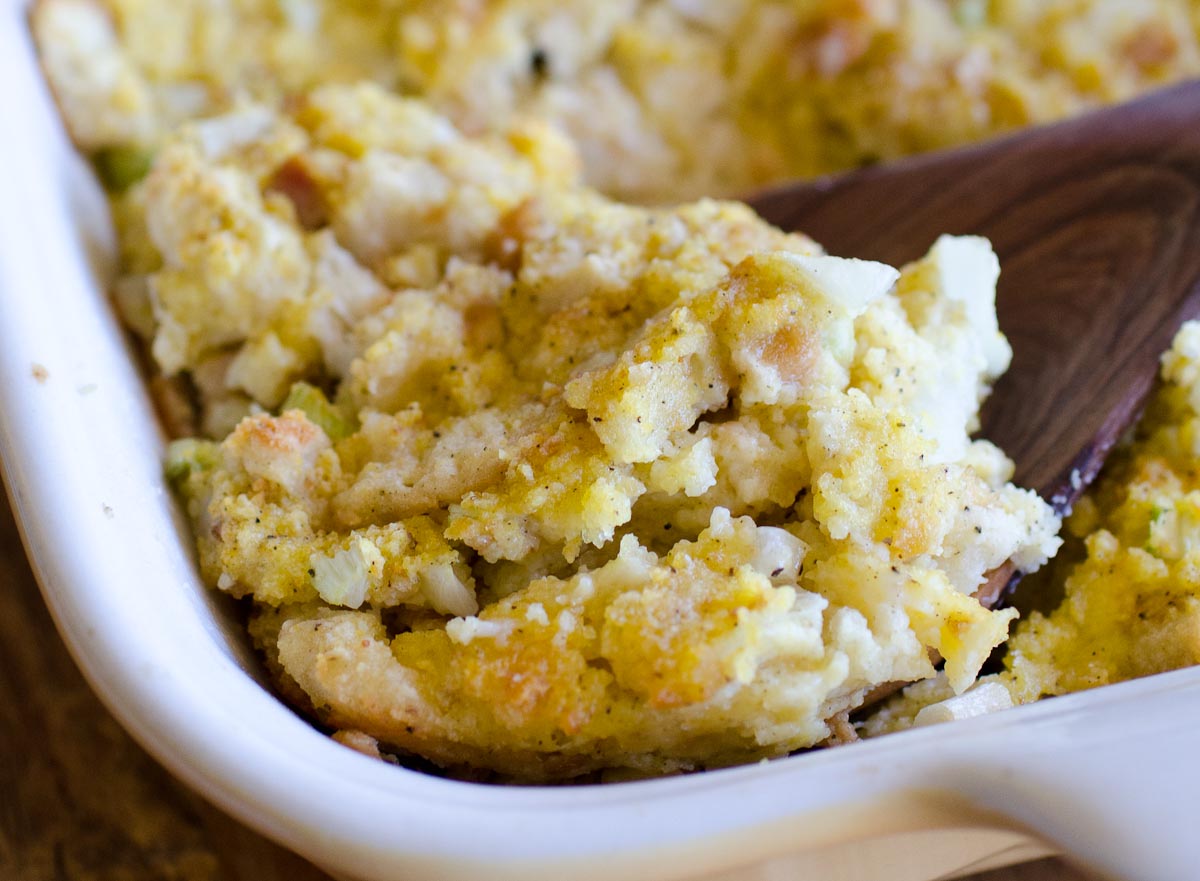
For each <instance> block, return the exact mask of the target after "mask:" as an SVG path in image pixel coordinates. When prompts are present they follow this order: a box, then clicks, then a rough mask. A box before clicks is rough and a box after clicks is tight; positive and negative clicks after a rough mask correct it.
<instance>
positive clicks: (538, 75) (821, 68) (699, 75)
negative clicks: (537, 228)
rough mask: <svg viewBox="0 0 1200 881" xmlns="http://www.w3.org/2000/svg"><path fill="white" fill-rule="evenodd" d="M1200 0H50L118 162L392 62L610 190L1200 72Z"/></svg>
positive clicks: (739, 175)
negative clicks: (166, 0) (522, 130)
mask: <svg viewBox="0 0 1200 881" xmlns="http://www.w3.org/2000/svg"><path fill="white" fill-rule="evenodd" d="M1198 21H1200V5H1198V3H1197V0H688V2H678V0H608V2H603V3H596V2H591V0H488V2H480V0H406V2H400V3H394V2H378V0H358V2H353V3H347V2H334V0H286V2H285V0H225V2H222V3H220V4H217V5H214V4H213V3H211V2H209V0H183V2H174V3H170V4H162V3H156V2H154V0H40V2H39V4H38V5H37V6H36V8H35V10H34V26H35V33H36V35H37V37H38V40H39V44H40V46H41V49H42V54H43V58H44V60H45V66H46V69H47V73H48V75H49V77H50V80H51V82H52V84H53V85H54V88H55V92H56V94H57V96H58V98H59V100H60V102H61V104H62V105H63V108H64V110H65V111H66V118H67V122H68V124H69V126H70V128H71V131H72V133H73V135H74V136H75V138H76V140H77V141H78V142H79V143H80V144H81V145H82V146H83V147H84V148H85V149H87V150H89V151H99V153H100V159H101V164H102V167H104V168H107V169H109V170H110V172H111V174H112V175H113V176H114V177H115V178H117V179H124V178H126V177H128V176H130V175H132V174H136V173H137V171H138V170H140V169H141V168H144V164H145V159H144V154H142V153H141V152H140V149H141V148H147V147H152V146H153V145H155V144H157V143H158V142H159V141H160V140H161V139H162V138H163V137H165V136H166V135H167V134H168V133H169V132H170V131H171V130H172V128H173V127H174V126H175V125H176V124H178V123H179V122H181V121H184V120H188V119H193V118H196V117H198V116H208V115H212V114H215V113H221V112H225V111H227V110H229V109H232V108H236V107H237V106H239V105H240V104H241V103H243V102H245V101H247V100H254V101H259V102H262V101H272V102H277V101H283V100H287V99H288V97H289V96H294V95H297V94H300V93H302V92H303V91H304V90H305V89H308V88H311V87H313V86H316V85H321V84H326V83H335V82H341V83H345V82H351V81H354V80H356V79H370V80H372V81H374V82H377V83H379V84H381V85H383V86H385V87H387V88H389V89H392V90H395V91H399V92H402V93H404V94H408V95H415V96H420V97H424V98H425V99H426V100H428V101H429V102H431V104H432V105H433V106H435V107H436V108H437V109H438V110H439V111H440V112H442V113H444V114H446V115H447V116H448V117H449V118H450V119H451V120H452V121H454V122H455V123H456V124H457V125H458V126H460V127H461V128H462V129H463V130H465V131H467V132H469V133H473V134H478V133H482V132H485V131H494V130H498V129H505V128H507V127H509V126H510V125H511V124H512V122H513V121H514V120H515V119H517V118H519V117H522V116H537V117H539V118H542V119H545V120H547V121H549V122H551V123H552V124H554V125H556V126H557V127H559V128H560V129H561V130H562V131H564V132H565V133H567V134H568V135H569V136H570V137H571V138H573V139H574V140H575V141H576V142H577V143H578V144H579V145H580V149H581V152H582V156H583V159H584V165H585V169H586V176H587V179H588V181H589V182H590V183H592V184H593V185H595V186H597V187H599V188H600V189H602V190H604V191H606V192H608V193H610V194H615V195H619V196H621V197H623V198H626V199H633V200H637V201H643V202H646V201H649V202H661V201H664V200H674V199H681V198H695V197H698V196H703V195H707V196H713V195H724V194H731V193H745V192H748V191H749V190H750V189H752V188H754V187H756V186H760V185H763V184H765V183H769V182H772V181H777V180H780V179H782V178H784V177H790V176H797V175H799V176H810V175H815V174H821V173H825V172H830V171H835V170H839V169H844V168H848V167H853V166H857V165H862V164H865V163H870V162H876V161H881V160H886V159H890V158H894V157H896V156H901V155H905V154H908V153H913V152H917V151H921V150H929V149H932V148H936V147H943V146H949V145H954V144H960V143H964V142H967V141H972V140H976V139H979V138H982V137H985V136H988V135H992V134H995V133H997V132H1002V131H1007V130H1010V129H1013V128H1015V127H1018V126H1023V125H1029V124H1032V123H1037V122H1045V121H1049V120H1054V119H1059V118H1061V117H1063V116H1066V115H1069V114H1072V113H1077V112H1079V111H1081V110H1083V109H1086V108H1088V107H1092V106H1095V105H1097V104H1101V103H1106V102H1111V101H1118V100H1122V99H1126V98H1129V97H1131V96H1133V95H1136V94H1138V93H1140V92H1143V91H1145V90H1147V89H1150V88H1153V87H1154V86H1157V85H1161V84H1164V83H1168V82H1173V81H1177V80H1180V79H1183V78H1186V77H1190V76H1196V75H1198V74H1200V39H1198V37H1197V27H1198Z"/></svg>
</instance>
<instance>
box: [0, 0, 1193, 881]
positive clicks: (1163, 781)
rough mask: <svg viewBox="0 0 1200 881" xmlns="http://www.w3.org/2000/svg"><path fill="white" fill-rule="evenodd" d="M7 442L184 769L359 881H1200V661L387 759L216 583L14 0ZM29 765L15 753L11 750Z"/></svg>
mask: <svg viewBox="0 0 1200 881" xmlns="http://www.w3.org/2000/svg"><path fill="white" fill-rule="evenodd" d="M0 84H2V86H3V98H2V99H0V132H2V134H0V172H2V175H3V176H2V177H0V453H2V454H3V464H4V475H5V478H6V481H7V486H8V491H9V494H10V497H11V499H12V502H13V504H14V506H15V508H16V510H17V513H18V515H19V518H20V522H21V527H22V530H23V535H24V537H25V542H26V546H27V548H28V550H29V553H30V556H31V557H32V560H33V564H34V568H35V570H36V572H37V575H38V579H39V581H40V582H41V586H42V590H43V591H44V593H45V596H46V600H47V602H48V604H49V605H50V608H51V610H52V611H53V613H54V617H55V619H56V621H57V622H58V626H59V629H60V630H61V632H62V634H63V637H64V638H65V640H66V642H67V644H68V646H69V647H70V649H71V651H72V653H73V654H74V656H75V659H76V660H77V661H78V663H79V665H80V666H81V667H82V668H83V671H84V673H85V674H86V675H87V677H88V679H89V680H90V681H91V683H92V685H93V686H94V687H95V689H96V691H97V692H98V693H99V694H100V696H101V697H102V698H103V700H104V701H105V702H106V704H107V705H108V707H109V708H110V709H111V710H112V712H113V713H114V714H115V715H116V716H117V717H118V718H119V719H120V720H121V721H122V722H123V723H124V724H125V726H126V727H127V728H128V729H129V730H130V732H132V734H133V735H134V736H135V737H136V738H137V739H138V740H139V741H140V742H141V743H142V745H143V746H145V747H146V749H148V750H149V751H150V752H151V753H153V754H154V755H155V756H156V757H157V758H158V759H159V760H160V761H161V762H162V763H163V764H164V765H166V766H167V767H168V768H169V769H170V770H171V771H173V772H174V773H175V774H177V775H178V776H179V777H181V778H182V779H183V780H184V781H186V782H187V783H188V784H190V785H191V786H193V787H194V788H195V789H197V790H198V791H200V792H201V793H202V794H203V795H205V796H206V797H207V798H209V799H211V800H212V801H213V802H215V803H216V804H217V805H219V806H221V807H222V808H224V809H225V810H227V811H228V812H230V813H231V814H233V815H235V816H236V817H238V818H239V819H241V820H242V821H243V822H245V823H247V824H249V825H251V826H253V827H254V828H256V829H258V830H259V831H261V832H262V833H264V834H266V835H268V836H270V837H271V838H274V839H275V840H277V841H279V842H281V843H283V844H284V845H286V846H288V847H290V848H293V849H294V850H296V851H298V852H299V853H301V854H302V855H304V856H305V857H307V858H309V859H311V860H312V861H314V862H315V863H317V864H318V865H320V866H322V867H324V868H326V869H328V870H329V871H330V872H332V873H334V874H337V875H339V876H341V877H344V878H348V879H349V878H353V879H362V881H397V879H401V878H403V879H467V878H483V877H487V878H493V879H506V878H512V879H517V878H520V879H523V881H536V879H547V881H549V879H564V878H570V879H581V881H586V879H608V881H612V879H664V881H665V879H676V878H692V877H700V876H703V877H711V878H722V879H733V878H738V879H774V878H784V877H787V878H797V879H798V878H816V879H829V881H836V879H850V878H854V879H874V878H879V879H888V881H921V879H933V878H947V877H953V876H955V875H957V874H959V873H962V872H967V871H974V870H980V869H984V868H988V867H991V866H996V865H1002V864H1004V863H1008V862H1015V861H1017V860H1021V859H1027V858H1031V857H1034V856H1038V855H1040V854H1044V853H1048V852H1052V851H1055V850H1061V851H1063V852H1066V853H1068V854H1072V855H1074V856H1075V857H1076V858H1078V859H1079V860H1081V861H1083V862H1086V863H1087V864H1089V865H1091V866H1092V867H1094V868H1097V869H1099V870H1102V871H1104V872H1107V873H1109V874H1111V875H1113V876H1116V877H1123V878H1129V879H1145V881H1172V879H1189V878H1200V866H1197V863H1200V844H1198V843H1197V836H1196V835H1195V834H1194V832H1193V826H1194V823H1195V821H1196V820H1197V819H1200V786H1198V785H1197V784H1200V763H1198V762H1197V761H1196V759H1194V757H1193V749H1192V746H1193V742H1194V735H1193V730H1194V729H1193V727H1192V726H1193V725H1198V724H1200V669H1196V670H1184V671H1180V672H1177V673H1173V674H1168V675H1164V676H1157V677H1153V678H1150V679H1146V680H1142V681H1139V682H1132V683H1127V684H1124V685H1120V686H1114V687H1110V688H1105V689H1101V690H1098V691H1095V692H1091V693H1087V694H1080V695H1075V696H1071V697H1066V698H1059V699H1056V700H1053V701H1048V702H1044V703H1042V704H1040V705H1036V706H1030V707H1023V708H1019V709H1016V710H1012V711H1009V712H1005V713H1000V714H996V715H993V716H990V717H985V718H979V719H974V720H971V721H966V722H961V723H956V724H952V725H943V726H937V727H933V728H926V729H920V730H916V731H912V732H908V733H904V734H898V735H893V736H891V737H888V738H883V739H880V740H876V741H872V742H868V743H862V744H856V745H854V746H849V747H844V748H840V749H836V750H829V751H824V752H815V753H809V754H806V755H799V756H794V757H792V758H788V759H785V760H782V761H776V762H772V763H769V764H762V765H757V766H753V767H744V768H737V769H731V770H726V771H720V772H711V773H706V774H701V775H694V776H689V777H681V778H674V779H665V780H656V781H648V782H639V783H627V784H619V785H610V786H603V787H597V786H584V787H574V788H557V789H549V788H505V787H494V786H485V785H479V784H470V783H460V782H453V781H448V780H443V779H437V778H434V777H431V776H427V775H424V774H421V773H418V772H416V771H411V770H407V769H403V768H397V767H391V766H388V765H384V764H381V763H378V762H375V761H372V760H370V759H368V758H365V757H363V756H361V755H359V754H357V753H354V752H352V751H350V750H348V749H344V748H343V747H341V746H338V745H337V744H336V743H334V742H333V741H331V740H329V739H327V738H326V737H324V736H323V735H321V734H320V733H318V732H317V731H315V730H314V729H313V728H311V727H310V726H309V725H308V724H306V723H305V722H304V721H303V720H301V719H300V718H298V717H297V716H295V715H293V714H292V713H291V712H290V711H289V710H288V709H287V708H286V707H284V706H283V705H282V704H280V703H278V702H277V701H276V700H275V699H274V698H273V697H272V696H271V695H270V694H269V693H268V692H267V691H266V690H265V689H264V688H263V687H262V686H261V685H260V683H259V681H258V679H257V678H256V675H257V671H256V665H255V661H254V659H253V656H252V655H251V653H250V652H249V651H247V649H246V647H245V645H244V643H243V640H242V638H241V636H240V633H239V630H238V628H237V626H236V624H235V623H234V622H233V621H232V618H231V617H230V616H229V614H228V610H227V609H226V608H225V607H224V606H223V605H222V603H221V602H220V598H218V597H215V596H213V595H211V594H210V593H209V592H208V591H206V590H205V589H204V587H203V586H202V585H201V584H200V582H199V581H198V579H197V576H196V572H195V568H194V565H193V562H192V558H191V555H190V553H189V550H188V547H189V544H190V542H189V539H188V537H187V535H186V531H185V528H184V527H183V524H182V522H181V520H180V518H179V515H178V511H177V510H176V507H175V505H174V503H173V501H172V499H171V497H170V494H169V493H168V491H167V489H166V487H165V486H164V484H163V480H162V477H161V470H160V457H161V451H162V438H161V436H160V434H159V431H158V429H157V427H156V424H155V419H154V415H153V412H152V410H151V407H150V406H149V404H148V401H147V398H146V395H145V393H144V391H143V387H142V379H141V376H140V375H139V373H138V370H137V368H136V367H135V365H134V362H133V360H132V358H131V356H130V352H129V350H128V348H127V346H126V344H125V341H124V338H123V336H122V333H121V331H120V329H119V328H118V326H117V324H116V322H115V320H114V318H113V315H112V313H111V311H110V309H109V307H108V304H107V302H106V299H105V296H104V293H103V290H104V281H105V277H106V273H107V272H108V270H109V264H110V258H111V253H112V239H111V230H110V229H109V226H108V219H107V214H106V209H105V205H104V200H103V197H102V195H101V193H100V191H99V189H98V187H97V186H96V184H95V182H94V181H93V179H92V177H91V175H90V173H89V172H88V170H87V168H86V166H85V165H84V164H83V163H82V162H81V160H80V159H79V158H78V157H77V156H76V155H75V154H74V153H73V151H72V149H71V147H70V145H69V144H68V142H67V139H66V137H65V135H64V133H63V131H62V129H61V126H60V124H59V122H58V119H57V115H56V112H55V109H54V107H53V104H52V102H51V100H50V97H49V95H48V94H47V91H46V89H45V87H44V85H43V83H42V80H41V77H40V75H39V73H38V70H37V66H36V63H35V58H34V54H33V50H32V47H31V45H30V41H29V39H28V35H27V31H26V23H25V17H24V11H23V4H22V3H20V2H13V0H0ZM11 758H12V757H10V760H11Z"/></svg>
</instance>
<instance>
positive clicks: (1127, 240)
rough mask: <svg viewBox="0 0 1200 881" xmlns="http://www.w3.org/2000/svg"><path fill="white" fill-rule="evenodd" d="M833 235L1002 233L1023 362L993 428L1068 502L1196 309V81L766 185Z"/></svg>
mask: <svg viewBox="0 0 1200 881" xmlns="http://www.w3.org/2000/svg"><path fill="white" fill-rule="evenodd" d="M751 204H752V205H754V207H755V208H756V209H757V210H758V211H759V213H760V214H762V215H763V216H764V217H765V218H767V219H768V220H770V221H772V222H773V223H776V224H778V225H779V226H782V227H784V228H785V229H794V230H795V229H798V230H803V231H804V232H806V233H808V234H810V235H812V236H813V237H814V238H815V239H817V241H819V242H821V243H822V244H824V245H825V247H826V248H828V249H829V251H830V252H831V253H835V254H844V255H848V256H856V257H866V258H871V259H876V260H883V261H886V262H888V263H892V264H901V263H904V262H907V261H909V260H913V259H915V258H917V257H919V256H921V255H922V254H923V253H924V252H925V250H926V249H927V248H928V247H929V245H930V244H932V243H933V241H934V240H935V239H936V238H937V236H938V235H939V234H941V233H960V234H964V233H973V234H977V235H984V236H987V237H988V238H990V239H991V240H992V243H993V245H994V247H995V248H996V251H997V253H998V254H999V256H1000V262H1001V266H1002V267H1003V272H1002V275H1001V279H1000V289H999V296H998V302H997V305H998V311H999V316H1000V326H1001V328H1002V329H1003V330H1004V332H1005V334H1007V335H1008V338H1009V340H1010V342H1011V343H1012V347H1013V350H1014V359H1013V365H1012V367H1011V368H1010V370H1009V372H1008V374H1006V375H1005V377H1004V378H1002V379H1001V380H1000V382H999V383H998V384H997V386H996V389H995V391H994V394H993V396H992V399H991V401H990V402H989V405H988V406H987V407H986V408H985V410H984V413H983V432H982V433H983V435H984V436H985V437H988V438H990V439H991V440H993V441H995V442H996V443H997V444H999V445H1000V446H1001V447H1002V448H1003V449H1004V450H1005V452H1007V453H1008V455H1009V456H1011V457H1012V458H1013V459H1014V461H1016V463H1017V471H1016V481H1017V482H1018V483H1021V484H1023V485H1025V486H1032V487H1035V488H1037V489H1038V490H1040V491H1041V492H1042V494H1043V495H1044V496H1045V497H1046V498H1047V499H1049V500H1050V501H1051V502H1052V503H1053V504H1054V505H1055V507H1056V508H1058V509H1059V510H1060V511H1062V510H1066V509H1068V508H1069V507H1070V505H1071V504H1072V503H1073V502H1074V500H1075V499H1076V498H1077V496H1078V495H1079V493H1080V492H1081V491H1082V489H1083V488H1084V487H1085V486H1086V485H1087V484H1088V483H1089V482H1090V481H1091V480H1092V478H1093V477H1094V476H1095V474H1096V472H1097V471H1098V470H1099V468H1100V465H1101V464H1102V463H1103V461H1104V457H1105V456H1106V455H1107V453H1108V450H1109V449H1110V447H1111V446H1112V445H1113V443H1114V442H1115V441H1116V440H1117V439H1118V438H1119V437H1120V435H1121V434H1122V433H1123V432H1124V430H1125V429H1126V428H1127V427H1128V426H1129V425H1130V424H1131V423H1132V421H1133V420H1134V419H1136V417H1137V415H1138V413H1139V412H1140V409H1141V407H1142V406H1143V404H1144V402H1145V399H1146V396H1147V394H1148V393H1149V391H1150V389H1151V387H1152V385H1153V382H1154V377H1155V374H1156V371H1157V368H1158V363H1159V356H1160V354H1161V353H1162V352H1163V350H1164V349H1166V348H1167V347H1168V346H1169V345H1170V341H1171V337H1172V336H1173V335H1174V333H1175V331H1176V330H1177V329H1178V327H1179V325H1180V324H1181V323H1182V322H1183V321H1184V320H1186V319H1187V318H1191V317H1195V316H1196V315H1197V314H1200V284H1198V282H1200V83H1191V84H1186V85H1182V86H1178V87H1176V88H1172V89H1168V90H1165V91H1163V92H1160V93H1157V94H1155V95H1153V96H1151V97H1148V98H1145V99H1143V100H1140V101H1136V102H1133V103H1131V104H1127V105H1124V106H1122V107H1118V108H1115V109H1110V110H1103V111H1099V112H1097V113H1093V114H1091V115H1089V116H1085V117H1082V118H1079V119H1076V120H1073V121H1069V122H1066V123H1062V124H1059V125H1055V126H1050V127H1047V128H1042V129H1036V130H1032V131H1029V132H1025V133H1021V134H1018V135H1015V136H1012V137H1010V138H1005V139H1002V140H1000V141H993V142H990V143H987V144H982V145H979V146H975V147H969V148H966V149H963V150H957V151H951V152H946V153H939V154H930V155H927V156H922V157H918V158H915V159H910V160H906V161H903V162H899V163H895V164H891V165H888V166H884V167H879V168H871V169H866V170H863V171H859V172H854V173H851V174H849V175H845V176H843V177H839V178H833V179H826V180H821V181H816V182H811V183H806V184H799V185H794V186H789V187H784V188H779V189H775V190H772V191H769V192H765V193H763V194H762V195H760V196H759V197H757V198H755V199H752V200H751Z"/></svg>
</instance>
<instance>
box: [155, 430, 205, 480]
mask: <svg viewBox="0 0 1200 881" xmlns="http://www.w3.org/2000/svg"><path fill="white" fill-rule="evenodd" d="M216 464H217V445H216V444H215V443H214V442H213V441H209V440H201V439H200V438H195V437H185V438H182V439H180V440H174V441H171V442H170V443H169V444H167V462H166V466H165V469H164V470H165V471H166V474H167V480H169V481H171V483H172V484H174V485H176V486H178V485H180V484H182V483H183V482H184V481H186V480H187V479H188V478H189V477H191V476H192V474H194V473H195V472H197V471H207V470H208V469H209V468H212V467H213V466H214V465H216Z"/></svg>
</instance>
